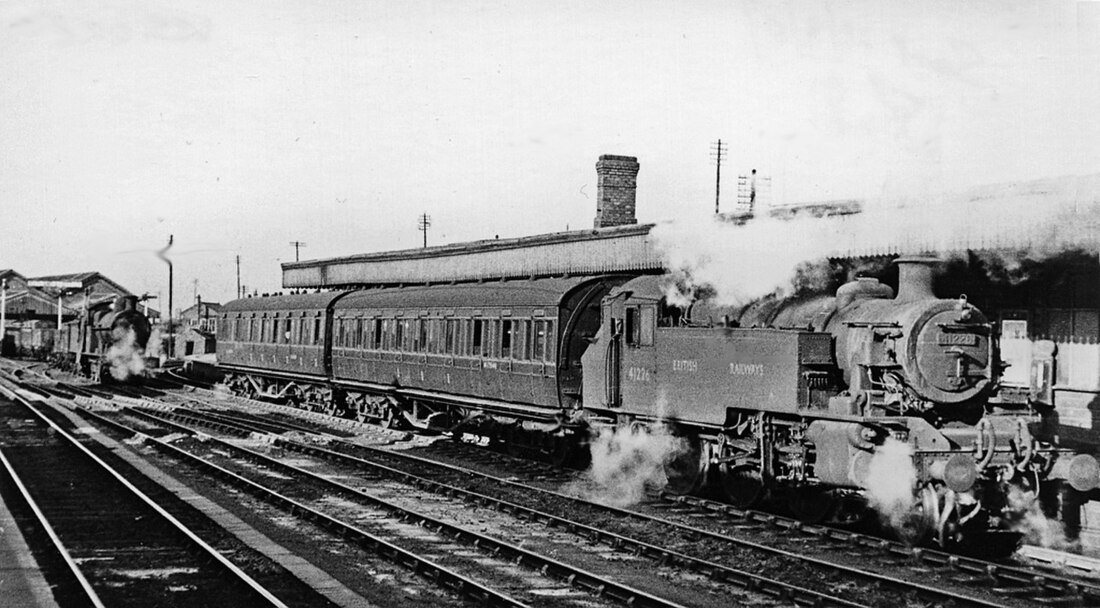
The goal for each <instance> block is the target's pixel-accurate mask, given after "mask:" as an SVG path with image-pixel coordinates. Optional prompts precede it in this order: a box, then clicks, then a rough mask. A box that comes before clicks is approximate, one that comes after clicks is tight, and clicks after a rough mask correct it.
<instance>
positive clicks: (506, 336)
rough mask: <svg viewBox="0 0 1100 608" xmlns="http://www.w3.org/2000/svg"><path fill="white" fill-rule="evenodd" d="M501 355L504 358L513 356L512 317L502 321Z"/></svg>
mask: <svg viewBox="0 0 1100 608" xmlns="http://www.w3.org/2000/svg"><path fill="white" fill-rule="evenodd" d="M500 356H501V358H502V359H509V358H511V357H512V321H511V320H510V319H505V320H503V321H501V322H500Z"/></svg>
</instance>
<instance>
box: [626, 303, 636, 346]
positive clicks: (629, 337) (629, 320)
mask: <svg viewBox="0 0 1100 608" xmlns="http://www.w3.org/2000/svg"><path fill="white" fill-rule="evenodd" d="M625 333H626V343H627V344H637V343H638V309H637V308H635V307H633V306H631V307H628V308H627V309H626V331H625Z"/></svg>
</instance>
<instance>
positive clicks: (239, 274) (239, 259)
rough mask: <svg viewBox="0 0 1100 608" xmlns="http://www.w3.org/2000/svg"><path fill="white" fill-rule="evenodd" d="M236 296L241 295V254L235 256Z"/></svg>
mask: <svg viewBox="0 0 1100 608" xmlns="http://www.w3.org/2000/svg"><path fill="white" fill-rule="evenodd" d="M237 297H238V298H240V297H241V256H237Z"/></svg>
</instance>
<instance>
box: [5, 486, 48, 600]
mask: <svg viewBox="0 0 1100 608" xmlns="http://www.w3.org/2000/svg"><path fill="white" fill-rule="evenodd" d="M0 604H2V605H4V606H20V607H23V606H26V607H27V608H57V602H56V601H55V600H54V596H53V590H52V589H51V588H50V585H49V584H48V583H47V582H46V578H45V577H44V576H43V575H42V571H41V570H40V569H39V568H38V564H37V563H36V562H35V561H34V556H33V555H31V550H30V548H29V547H27V543H26V541H25V540H24V539H23V534H22V533H21V532H20V531H19V526H18V525H17V524H16V522H15V518H14V517H13V516H12V514H11V511H9V510H8V506H7V505H6V504H4V499H3V498H2V497H0Z"/></svg>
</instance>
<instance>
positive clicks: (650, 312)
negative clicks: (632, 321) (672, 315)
mask: <svg viewBox="0 0 1100 608" xmlns="http://www.w3.org/2000/svg"><path fill="white" fill-rule="evenodd" d="M656 320H657V310H656V309H655V308H653V307H652V306H645V307H643V308H642V317H641V319H640V320H639V321H638V344H640V345H641V346H653V325H654V323H655V321H656Z"/></svg>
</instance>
